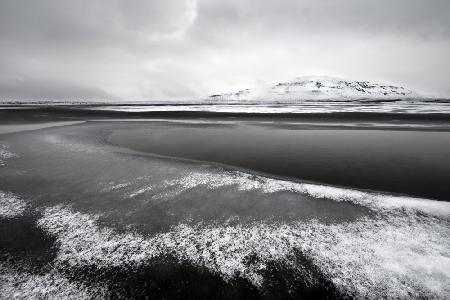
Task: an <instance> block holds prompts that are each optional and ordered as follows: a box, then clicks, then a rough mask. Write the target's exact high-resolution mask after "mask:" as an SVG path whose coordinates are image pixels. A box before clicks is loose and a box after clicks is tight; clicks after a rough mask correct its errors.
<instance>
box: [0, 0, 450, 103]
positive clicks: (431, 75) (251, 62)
mask: <svg viewBox="0 0 450 300" xmlns="http://www.w3.org/2000/svg"><path fill="white" fill-rule="evenodd" d="M449 53H450V1H449V0H377V1H374V0H370V1H369V0H321V1H317V0H228V1H226V0H159V1H155V0H33V1H30V0H0V99H17V100H21V99H27V100H92V101H138V100H179V99H197V98H204V97H206V96H208V95H210V94H215V93H222V92H231V91H236V90H240V89H244V88H248V87H253V86H257V85H260V84H266V83H272V82H273V83H276V82H283V81H287V80H290V79H292V78H295V77H298V76H309V75H327V76H334V77H341V78H345V79H354V80H372V81H376V82H381V83H390V84H395V85H401V86H404V87H406V88H409V89H412V90H415V91H417V92H419V93H423V94H425V95H435V96H442V97H450V60H449Z"/></svg>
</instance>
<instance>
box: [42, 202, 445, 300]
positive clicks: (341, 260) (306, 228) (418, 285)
mask: <svg viewBox="0 0 450 300" xmlns="http://www.w3.org/2000/svg"><path fill="white" fill-rule="evenodd" d="M97 218H98V216H95V215H88V214H82V213H78V212H74V211H72V210H71V209H69V208H66V207H61V206H58V207H51V208H47V209H46V210H45V211H44V213H43V217H42V218H41V219H40V220H39V221H38V224H39V226H40V227H41V228H43V229H45V230H46V231H48V232H49V233H51V234H53V235H55V236H56V237H57V239H58V244H59V251H58V255H57V260H58V262H59V263H64V264H68V265H70V266H73V267H82V266H87V265H97V266H99V267H112V266H136V265H143V264H146V263H149V262H150V261H151V259H152V258H157V257H158V256H160V255H164V254H171V255H175V256H176V257H177V258H178V259H180V261H186V260H187V261H189V262H191V263H193V264H196V265H201V266H205V267H207V268H209V269H210V270H211V271H213V272H217V273H219V274H221V275H222V276H223V277H224V278H225V279H229V278H231V277H233V276H234V275H236V274H239V275H240V276H243V277H245V278H247V279H249V280H250V281H251V282H252V283H254V284H255V285H257V286H260V285H262V284H264V278H263V277H262V276H261V271H262V270H264V269H265V268H266V266H267V263H268V262H270V261H274V260H275V261H286V263H289V256H290V255H291V254H292V253H293V251H294V250H295V249H297V250H300V251H302V252H303V253H304V254H305V255H307V256H308V257H310V258H311V259H312V260H313V262H314V263H315V264H316V265H317V266H318V267H319V268H320V269H321V270H322V271H323V272H324V273H325V274H326V275H327V276H329V277H330V279H331V280H332V281H333V282H334V283H335V284H336V286H337V287H338V288H339V289H340V290H341V291H342V292H345V293H348V294H350V295H353V296H357V297H369V298H379V297H382V296H383V295H390V296H391V297H394V298H395V297H408V296H412V297H420V296H437V297H440V298H446V297H448V296H450V257H449V253H450V232H449V224H448V222H447V221H444V220H440V219H437V218H433V217H429V216H418V215H416V214H411V213H407V212H399V211H397V212H395V213H392V214H384V215H382V216H380V217H379V218H375V219H370V218H362V219H360V220H358V221H356V222H350V223H341V224H334V225H325V224H321V223H319V222H317V221H309V222H290V223H285V224H283V223H265V222H255V223H253V224H248V225H226V224H198V225H195V226H193V225H186V224H180V225H178V226H175V227H173V228H172V230H171V231H169V232H165V233H160V234H156V235H154V236H149V237H145V236H142V235H140V234H137V233H117V232H115V231H114V230H113V229H110V228H105V227H100V226H99V225H97ZM255 255H256V257H257V260H256V261H253V262H252V263H250V264H249V263H248V258H249V257H250V256H255Z"/></svg>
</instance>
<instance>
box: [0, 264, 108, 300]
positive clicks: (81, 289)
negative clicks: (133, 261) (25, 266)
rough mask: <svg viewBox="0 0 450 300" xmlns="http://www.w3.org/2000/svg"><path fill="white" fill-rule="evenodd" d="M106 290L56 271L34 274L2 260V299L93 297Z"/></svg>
mask: <svg viewBox="0 0 450 300" xmlns="http://www.w3.org/2000/svg"><path fill="white" fill-rule="evenodd" d="M104 294H105V291H104V290H102V289H100V288H97V289H95V288H93V287H87V286H85V285H84V284H80V283H77V282H70V281H69V280H68V279H66V278H65V277H64V276H62V275H61V274H59V273H58V272H56V271H51V272H48V273H45V274H33V273H29V272H26V271H23V270H14V268H11V266H6V265H5V264H3V263H1V262H0V298H1V299H73V300H76V299H93V298H94V296H95V297H101V296H102V295H104Z"/></svg>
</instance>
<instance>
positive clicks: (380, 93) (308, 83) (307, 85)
mask: <svg viewBox="0 0 450 300" xmlns="http://www.w3.org/2000/svg"><path fill="white" fill-rule="evenodd" d="M416 98H424V97H422V96H420V95H419V94H417V93H415V92H413V91H411V90H408V89H405V88H403V87H400V86H393V85H386V84H379V83H374V82H370V81H354V80H345V79H339V78H332V77H319V76H309V77H298V78H295V79H293V80H291V81H287V82H281V83H277V84H274V85H268V86H263V87H258V88H255V89H245V90H241V91H238V92H235V93H224V94H217V95H212V96H209V97H208V99H209V100H230V101H241V100H242V101H245V100H267V101H296V100H337V101H340V100H364V99H367V100H389V99H392V100H395V99H416Z"/></svg>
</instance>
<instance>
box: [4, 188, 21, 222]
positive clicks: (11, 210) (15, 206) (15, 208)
mask: <svg viewBox="0 0 450 300" xmlns="http://www.w3.org/2000/svg"><path fill="white" fill-rule="evenodd" d="M26 209H27V203H26V202H25V201H23V200H22V199H21V198H20V197H18V196H16V195H14V194H12V193H5V192H3V191H0V218H14V217H18V216H20V215H22V214H23V213H24V212H25V210H26Z"/></svg>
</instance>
